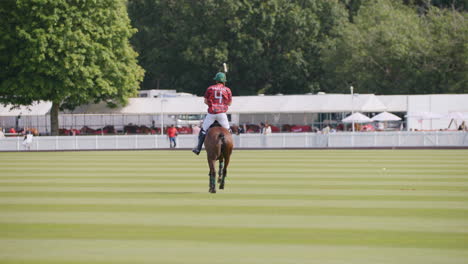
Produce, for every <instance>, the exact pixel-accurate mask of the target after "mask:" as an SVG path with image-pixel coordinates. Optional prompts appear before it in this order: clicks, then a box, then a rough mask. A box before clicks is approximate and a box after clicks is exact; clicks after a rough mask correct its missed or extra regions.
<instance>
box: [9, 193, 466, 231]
mask: <svg viewBox="0 0 468 264" xmlns="http://www.w3.org/2000/svg"><path fill="white" fill-rule="evenodd" d="M39 201H40V200H39ZM99 202H100V201H99V200H96V203H93V204H91V203H90V204H80V203H71V202H69V203H66V204H65V203H64V204H54V203H36V204H31V203H24V204H21V203H9V204H7V203H4V204H0V211H1V212H2V217H0V221H6V219H5V218H3V216H4V214H5V213H10V212H20V213H34V212H67V213H68V212H70V213H73V212H74V213H76V212H88V213H94V212H98V213H104V212H108V213H126V214H130V213H154V214H155V215H158V216H159V215H164V214H166V213H168V214H175V213H180V212H183V214H184V215H197V214H213V215H215V214H228V215H270V216H273V217H274V216H327V217H328V216H365V217H380V216H383V217H412V218H424V219H425V220H427V219H431V218H432V219H440V218H446V219H451V218H452V219H455V220H456V219H463V218H465V217H467V216H468V209H449V208H380V207H375V208H360V209H359V210H356V208H350V207H328V206H322V207H320V206H306V208H304V206H297V205H291V206H264V205H261V206H257V205H252V206H232V205H224V206H220V207H214V206H210V205H196V206H194V205H184V204H180V205H174V204H169V205H168V204H146V203H140V204H132V205H131V206H128V204H109V203H99ZM182 218H183V217H182ZM91 219H94V217H91ZM33 220H34V219H33ZM210 222H212V221H210ZM311 222H313V221H311ZM403 222H404V221H403ZM463 223H468V222H465V220H463ZM260 224H261V223H260ZM460 231H463V232H465V230H460Z"/></svg>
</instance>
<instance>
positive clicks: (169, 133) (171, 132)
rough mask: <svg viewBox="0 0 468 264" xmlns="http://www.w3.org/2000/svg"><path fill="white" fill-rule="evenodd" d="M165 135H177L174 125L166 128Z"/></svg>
mask: <svg viewBox="0 0 468 264" xmlns="http://www.w3.org/2000/svg"><path fill="white" fill-rule="evenodd" d="M167 136H168V137H171V138H172V137H176V136H177V129H176V128H175V127H169V128H168V129H167Z"/></svg>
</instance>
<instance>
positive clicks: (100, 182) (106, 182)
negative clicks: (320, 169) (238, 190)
mask: <svg viewBox="0 0 468 264" xmlns="http://www.w3.org/2000/svg"><path fill="white" fill-rule="evenodd" d="M236 180H237V179H236ZM199 182H200V179H194V178H190V179H179V178H177V179H174V178H172V179H132V178H125V179H122V178H120V179H96V178H92V179H91V178H88V179H71V178H55V179H37V178H35V179H8V180H5V179H0V185H1V186H4V187H8V186H63V187H73V186H84V185H86V186H98V187H99V186H109V187H112V186H116V187H122V186H135V187H138V186H146V187H149V186H160V185H192V184H198V183H199ZM235 183H236V185H249V186H251V185H262V186H284V187H285V188H289V187H293V188H294V187H297V186H301V187H300V188H307V187H310V188H322V186H338V188H342V187H344V186H350V188H353V187H359V188H361V187H364V188H365V187H366V186H371V187H373V189H380V188H379V186H398V187H401V186H415V187H419V186H421V187H422V188H425V187H429V186H437V187H453V186H456V187H468V181H466V182H465V181H454V182H445V181H435V182H433V181H430V180H426V181H419V180H417V179H416V180H399V181H398V180H394V181H388V180H386V181H385V180H380V181H373V180H367V181H364V180H357V181H352V180H347V181H343V180H317V179H314V180H311V179H296V180H294V181H291V180H289V179H280V180H275V179H257V180H255V179H250V178H249V179H245V178H244V179H238V180H237V181H235Z"/></svg>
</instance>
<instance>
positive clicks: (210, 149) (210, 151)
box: [205, 126, 233, 193]
mask: <svg viewBox="0 0 468 264" xmlns="http://www.w3.org/2000/svg"><path fill="white" fill-rule="evenodd" d="M232 149H233V141H232V136H231V133H230V132H229V131H228V130H227V129H225V128H223V127H217V126H215V127H211V128H210V129H208V133H207V135H206V139H205V150H206V154H207V158H208V165H209V166H210V173H209V176H210V189H209V192H210V193H216V167H215V166H216V161H217V160H219V171H218V176H219V177H218V183H219V189H224V181H225V180H226V175H227V167H228V166H229V160H230V158H231V153H232Z"/></svg>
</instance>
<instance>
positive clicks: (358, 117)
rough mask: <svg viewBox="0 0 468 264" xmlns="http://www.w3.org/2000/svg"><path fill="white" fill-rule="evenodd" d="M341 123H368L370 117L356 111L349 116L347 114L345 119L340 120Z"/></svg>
mask: <svg viewBox="0 0 468 264" xmlns="http://www.w3.org/2000/svg"><path fill="white" fill-rule="evenodd" d="M341 121H342V122H343V123H370V122H372V119H370V118H369V117H367V116H365V115H363V114H361V113H359V112H356V113H354V114H352V115H350V116H347V117H346V118H345V119H343V120H341Z"/></svg>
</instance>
